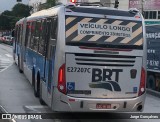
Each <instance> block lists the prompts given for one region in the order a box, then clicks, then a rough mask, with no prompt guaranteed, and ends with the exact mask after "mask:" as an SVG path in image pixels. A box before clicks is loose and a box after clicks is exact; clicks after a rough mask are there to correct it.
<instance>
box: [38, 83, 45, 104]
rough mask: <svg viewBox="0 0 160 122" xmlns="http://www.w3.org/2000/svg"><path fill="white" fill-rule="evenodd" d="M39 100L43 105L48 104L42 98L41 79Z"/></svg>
mask: <svg viewBox="0 0 160 122" xmlns="http://www.w3.org/2000/svg"><path fill="white" fill-rule="evenodd" d="M39 102H40V104H41V105H46V103H45V102H44V100H43V99H42V83H41V81H40V91H39Z"/></svg>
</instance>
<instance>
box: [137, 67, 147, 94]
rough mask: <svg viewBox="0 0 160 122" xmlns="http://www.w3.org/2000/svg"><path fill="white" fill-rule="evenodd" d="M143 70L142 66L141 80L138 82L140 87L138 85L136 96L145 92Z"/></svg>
mask: <svg viewBox="0 0 160 122" xmlns="http://www.w3.org/2000/svg"><path fill="white" fill-rule="evenodd" d="M145 77H146V76H145V70H144V68H143V67H142V70H141V82H140V87H139V93H138V96H140V95H142V94H143V93H144V92H145V87H146V85H145V83H146V81H145V80H146V79H145Z"/></svg>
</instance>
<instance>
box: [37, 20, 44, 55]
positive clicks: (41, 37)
mask: <svg viewBox="0 0 160 122" xmlns="http://www.w3.org/2000/svg"><path fill="white" fill-rule="evenodd" d="M40 30H41V34H40V40H39V48H38V52H39V53H40V54H42V55H43V56H45V52H46V49H45V35H46V19H44V20H42V22H41V27H40Z"/></svg>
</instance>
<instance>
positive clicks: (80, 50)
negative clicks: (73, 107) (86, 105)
mask: <svg viewBox="0 0 160 122" xmlns="http://www.w3.org/2000/svg"><path fill="white" fill-rule="evenodd" d="M77 11H78V10H77ZM97 11H98V10H97ZM106 11H107V10H106ZM88 12H89V10H88ZM109 12H110V11H109ZM117 12H119V11H117ZM113 13H114V12H113ZM74 14H75V13H74ZM77 15H78V13H77ZM121 15H122V13H121ZM99 16H100V15H99ZM114 17H115V18H114ZM122 18H123V17H121V19H117V16H112V18H109V17H108V18H101V17H95V16H94V17H92V16H91V15H89V14H88V16H87V17H86V16H76V15H72V16H71V15H66V29H65V31H66V54H65V56H66V84H67V94H68V95H69V96H73V97H84V98H85V97H86V98H131V97H136V96H138V91H139V85H140V78H141V68H142V55H143V50H142V49H143V29H142V21H141V18H139V20H136V21H134V20H133V19H131V18H134V16H133V17H129V18H130V19H127V18H125V19H122ZM134 19H135V18H134ZM108 49H111V50H112V49H113V50H114V51H108ZM97 50H99V51H97Z"/></svg>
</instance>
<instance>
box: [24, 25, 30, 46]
mask: <svg viewBox="0 0 160 122" xmlns="http://www.w3.org/2000/svg"><path fill="white" fill-rule="evenodd" d="M29 29H30V23H29V22H27V27H26V35H25V46H28V39H29Z"/></svg>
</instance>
